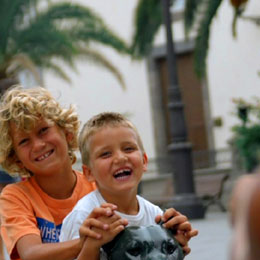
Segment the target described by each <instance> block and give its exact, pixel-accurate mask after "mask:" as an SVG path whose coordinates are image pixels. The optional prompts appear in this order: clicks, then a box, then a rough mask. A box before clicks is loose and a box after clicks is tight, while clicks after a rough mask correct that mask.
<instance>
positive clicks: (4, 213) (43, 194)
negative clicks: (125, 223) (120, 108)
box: [0, 86, 110, 260]
mask: <svg viewBox="0 0 260 260" xmlns="http://www.w3.org/2000/svg"><path fill="white" fill-rule="evenodd" d="M78 129H79V119H78V116H77V114H76V113H75V111H74V108H73V107H69V108H68V109H66V108H62V107H61V106H60V104H59V103H58V102H57V101H56V100H55V99H54V98H53V97H52V96H51V94H50V93H49V92H48V91H47V90H46V89H44V88H40V87H38V88H32V89H23V88H22V87H19V86H18V87H14V88H12V89H11V90H8V91H7V92H6V93H5V94H4V95H3V97H2V98H1V101H0V133H1V135H0V163H1V165H2V167H3V168H4V169H5V170H6V171H8V172H9V173H19V174H20V176H21V177H26V178H27V180H25V181H22V182H19V183H15V184H10V185H7V186H6V187H5V188H4V189H3V191H2V194H1V198H0V215H1V236H2V238H3V240H4V243H5V245H6V247H7V250H8V252H9V254H10V257H11V259H30V260H31V259H44V260H48V259H51V260H54V259H55V260H69V259H74V258H76V257H77V255H78V253H79V252H80V250H81V247H82V245H83V242H84V234H85V235H91V234H92V233H88V231H90V230H88V229H86V228H85V229H84V230H83V231H84V232H85V233H84V232H83V233H82V234H83V236H82V237H81V239H77V240H73V241H68V242H66V243H59V244H57V243H56V242H58V241H59V233H60V229H61V224H62V221H63V219H64V217H65V216H66V215H67V214H68V213H69V212H70V211H71V210H72V208H73V207H74V206H75V204H76V202H77V201H78V200H79V199H80V198H82V197H83V196H85V195H86V194H87V193H89V192H91V191H93V190H94V189H95V185H93V183H90V182H89V181H88V180H87V179H86V178H85V177H84V175H83V174H81V173H79V172H77V171H75V170H73V169H72V164H73V163H74V162H75V160H76V156H75V154H74V152H75V150H76V149H77V148H78V143H77V134H78ZM108 211H109V210H108ZM108 211H107V208H103V209H102V208H101V209H99V211H96V214H97V215H102V214H110V213H109V212H108ZM107 212H108V213H107ZM94 213H95V212H94ZM93 216H94V217H95V214H92V217H93ZM98 227H101V228H102V226H100V225H98Z"/></svg>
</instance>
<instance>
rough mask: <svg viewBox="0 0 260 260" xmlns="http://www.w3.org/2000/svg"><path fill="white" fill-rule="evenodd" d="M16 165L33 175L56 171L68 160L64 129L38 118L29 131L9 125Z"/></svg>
mask: <svg viewBox="0 0 260 260" xmlns="http://www.w3.org/2000/svg"><path fill="white" fill-rule="evenodd" d="M10 133H11V136H12V140H13V147H14V150H15V153H16V156H17V157H18V160H19V161H18V162H17V163H18V165H19V166H20V167H25V168H27V169H28V170H29V171H31V172H32V173H34V175H36V176H37V175H38V176H41V175H44V176H47V175H49V174H53V173H57V172H59V171H61V170H62V169H64V165H66V163H67V161H68V142H67V137H66V135H65V133H64V131H63V130H62V129H61V128H59V127H58V126H57V125H56V124H52V123H50V122H46V121H44V120H40V121H39V123H38V124H37V126H36V127H35V128H33V129H32V130H31V131H29V132H25V131H23V130H21V129H18V128H17V127H16V125H15V124H14V123H11V125H10Z"/></svg>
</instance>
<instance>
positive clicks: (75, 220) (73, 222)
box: [60, 190, 163, 242]
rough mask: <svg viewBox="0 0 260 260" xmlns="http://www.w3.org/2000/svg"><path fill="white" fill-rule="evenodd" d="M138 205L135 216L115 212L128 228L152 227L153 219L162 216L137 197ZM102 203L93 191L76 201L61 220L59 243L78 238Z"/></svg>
mask: <svg viewBox="0 0 260 260" xmlns="http://www.w3.org/2000/svg"><path fill="white" fill-rule="evenodd" d="M137 200H138V203H139V212H138V213H137V215H126V214H123V213H121V212H118V211H116V213H117V214H118V215H120V216H121V217H122V218H125V219H127V220H128V223H129V224H128V226H149V225H154V224H156V223H155V217H156V216H157V215H162V214H163V211H162V210H161V209H160V208H159V207H158V206H156V205H154V204H152V203H151V202H149V201H148V200H146V199H144V198H142V197H140V196H138V195H137ZM102 203H106V201H105V200H104V198H103V197H102V195H101V194H100V192H99V191H98V190H95V191H93V192H91V193H89V194H88V195H86V196H84V197H83V198H82V199H80V200H79V201H78V203H77V204H76V206H75V207H74V208H73V210H72V211H71V212H70V213H69V214H68V215H67V216H66V218H65V219H64V220H63V223H62V228H61V233H60V242H64V241H68V240H72V239H76V238H79V228H80V226H81V225H82V223H83V222H84V220H85V219H86V218H87V217H88V215H89V214H90V213H91V212H92V210H93V209H94V208H96V207H100V205H101V204H102Z"/></svg>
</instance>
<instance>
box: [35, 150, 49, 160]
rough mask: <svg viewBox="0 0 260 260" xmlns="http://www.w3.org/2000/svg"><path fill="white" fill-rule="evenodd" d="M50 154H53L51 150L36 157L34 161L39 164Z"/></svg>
mask: <svg viewBox="0 0 260 260" xmlns="http://www.w3.org/2000/svg"><path fill="white" fill-rule="evenodd" d="M52 153H53V150H51V151H48V152H47V153H45V154H43V155H41V156H39V157H37V158H36V159H35V161H37V162H40V161H42V160H44V159H46V158H48V157H49V156H50V155H51V154H52Z"/></svg>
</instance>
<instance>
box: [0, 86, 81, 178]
mask: <svg viewBox="0 0 260 260" xmlns="http://www.w3.org/2000/svg"><path fill="white" fill-rule="evenodd" d="M41 119H45V120H47V121H50V122H54V123H55V124H57V125H58V126H59V127H61V128H62V129H64V130H66V131H67V132H69V133H72V135H73V137H72V139H71V140H70V141H69V142H68V148H69V155H70V158H71V162H72V163H74V162H75V161H76V156H75V153H74V151H76V150H77V149H78V142H77V135H78V130H79V124H80V123H79V119H78V115H77V113H76V112H75V109H74V107H73V106H70V107H69V108H68V109H65V108H62V107H61V106H60V104H59V103H58V102H57V101H56V100H55V99H54V98H53V97H52V95H51V94H50V92H49V91H47V90H46V89H45V88H42V87H35V88H30V89H24V88H23V87H22V86H14V87H13V88H11V89H9V90H7V91H6V92H5V94H4V95H3V96H2V97H1V100H0V133H1V135H0V163H1V165H2V167H3V168H4V169H5V170H7V172H9V173H10V174H11V175H12V174H15V173H19V175H20V176H22V177H28V176H31V174H32V173H30V172H29V171H28V170H27V169H25V168H22V169H21V168H20V167H19V166H18V165H17V163H16V162H17V157H16V154H15V151H14V147H13V142H12V138H11V136H10V123H11V122H12V123H15V125H16V126H17V128H19V129H21V130H23V131H26V132H29V131H30V130H31V129H33V128H34V127H35V126H36V125H37V123H38V121H39V120H41Z"/></svg>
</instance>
